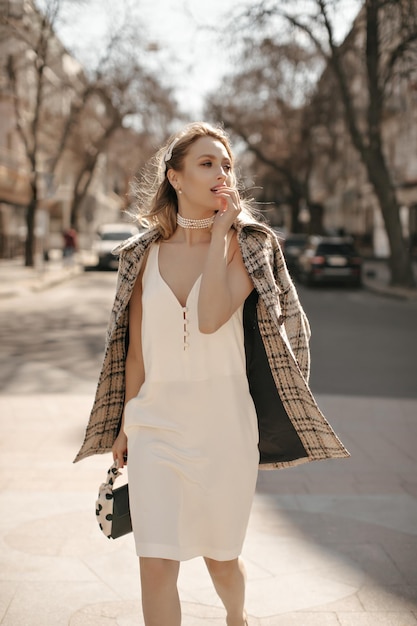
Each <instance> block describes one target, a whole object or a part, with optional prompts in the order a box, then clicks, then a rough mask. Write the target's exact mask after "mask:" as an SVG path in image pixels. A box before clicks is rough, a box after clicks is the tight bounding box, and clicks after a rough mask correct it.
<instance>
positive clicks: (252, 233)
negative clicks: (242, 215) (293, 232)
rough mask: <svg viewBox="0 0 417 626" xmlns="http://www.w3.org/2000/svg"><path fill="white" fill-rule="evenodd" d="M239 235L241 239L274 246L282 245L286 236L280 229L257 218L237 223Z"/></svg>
mask: <svg viewBox="0 0 417 626" xmlns="http://www.w3.org/2000/svg"><path fill="white" fill-rule="evenodd" d="M236 230H237V235H238V238H239V239H240V240H243V241H244V240H246V241H248V242H249V243H250V242H258V243H267V242H270V244H272V247H275V246H279V247H280V245H281V243H280V242H281V241H283V239H284V236H283V234H282V233H280V231H279V230H278V229H276V228H274V227H272V226H270V225H269V224H266V223H265V222H260V221H257V220H250V221H249V220H245V221H243V222H241V223H240V224H238V225H237V229H236Z"/></svg>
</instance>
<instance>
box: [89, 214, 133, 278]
mask: <svg viewBox="0 0 417 626" xmlns="http://www.w3.org/2000/svg"><path fill="white" fill-rule="evenodd" d="M138 233H139V228H138V227H137V226H134V225H133V224H125V223H117V224H103V225H102V226H100V227H99V228H98V230H97V238H96V240H95V241H94V244H93V253H94V255H95V257H96V259H97V267H98V268H99V269H117V268H118V265H119V259H118V257H117V256H115V255H114V254H112V250H113V249H114V248H115V247H116V246H117V245H118V244H119V243H121V242H122V241H125V240H126V239H129V238H130V237H132V236H133V235H137V234H138Z"/></svg>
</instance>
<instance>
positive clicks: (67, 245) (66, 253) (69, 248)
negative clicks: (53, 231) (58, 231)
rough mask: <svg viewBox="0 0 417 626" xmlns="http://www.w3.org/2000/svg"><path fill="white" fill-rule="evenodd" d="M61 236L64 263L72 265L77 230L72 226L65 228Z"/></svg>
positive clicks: (75, 249)
mask: <svg viewBox="0 0 417 626" xmlns="http://www.w3.org/2000/svg"><path fill="white" fill-rule="evenodd" d="M62 238H63V243H64V245H63V250H62V256H63V259H64V265H73V263H74V258H75V253H76V251H77V249H78V243H77V231H76V230H75V229H74V228H67V229H66V230H64V232H63V233H62Z"/></svg>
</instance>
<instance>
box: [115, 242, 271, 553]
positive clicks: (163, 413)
mask: <svg viewBox="0 0 417 626" xmlns="http://www.w3.org/2000/svg"><path fill="white" fill-rule="evenodd" d="M158 257H159V244H158V243H156V244H153V245H152V247H151V249H150V252H149V255H148V260H147V264H146V268H145V271H144V274H143V278H142V280H143V290H142V349H143V359H144V366H145V382H144V383H143V385H142V387H141V389H140V391H139V393H138V395H137V396H136V397H135V398H132V399H131V400H129V402H128V403H127V405H126V408H125V427H124V428H125V432H126V435H127V437H128V450H129V461H128V476H129V495H130V508H131V515H132V525H133V533H134V538H135V544H136V551H137V554H138V555H139V556H144V557H159V558H166V559H173V560H177V561H183V560H187V559H191V558H194V557H196V556H205V557H209V558H212V559H216V560H219V561H224V560H230V559H234V558H236V557H237V556H239V554H240V553H241V550H242V545H243V541H244V537H245V533H246V528H247V524H248V520H249V514H250V509H251V504H252V499H253V494H254V491H255V485H256V478H257V472H258V463H259V452H258V424H257V417H256V412H255V407H254V404H253V401H252V397H251V395H250V392H249V386H248V381H247V377H246V363H245V351H244V337H243V325H242V315H243V305H242V306H241V307H240V308H239V309H238V310H237V311H236V312H235V313H234V314H233V316H232V317H231V318H230V319H229V320H228V321H227V322H226V323H225V324H224V325H223V326H222V327H221V328H219V329H218V330H217V331H216V332H215V333H211V334H203V333H201V332H200V331H199V329H198V318H197V303H198V294H199V289H200V282H201V276H200V277H199V278H198V279H197V280H196V282H195V283H194V285H193V287H192V289H191V291H190V293H189V295H188V298H187V302H186V306H185V307H183V306H182V305H181V304H180V303H179V301H178V299H177V298H176V296H175V295H174V293H173V292H172V290H171V289H170V287H169V286H168V284H167V283H166V282H165V281H164V280H163V278H162V276H161V274H160V271H159V261H158Z"/></svg>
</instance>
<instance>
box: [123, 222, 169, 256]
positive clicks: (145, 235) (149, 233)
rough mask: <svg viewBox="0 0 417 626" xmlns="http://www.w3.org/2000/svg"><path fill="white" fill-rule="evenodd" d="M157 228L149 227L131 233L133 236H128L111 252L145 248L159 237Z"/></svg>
mask: <svg viewBox="0 0 417 626" xmlns="http://www.w3.org/2000/svg"><path fill="white" fill-rule="evenodd" d="M159 236H160V235H159V230H158V229H157V228H149V229H145V230H142V231H141V232H139V233H138V234H137V235H133V237H129V239H126V240H125V241H123V242H122V243H121V244H119V245H118V246H117V247H116V248H114V250H113V251H112V252H113V254H116V255H117V254H122V253H123V254H128V253H129V252H130V251H132V250H137V248H138V247H139V248H141V249H142V248H143V250H145V249H146V248H147V247H148V246H149V245H150V244H151V243H153V242H154V241H156V239H158V238H159Z"/></svg>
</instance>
